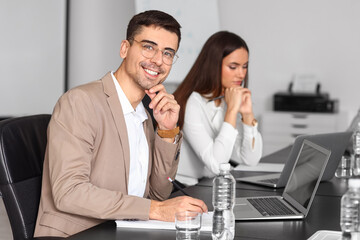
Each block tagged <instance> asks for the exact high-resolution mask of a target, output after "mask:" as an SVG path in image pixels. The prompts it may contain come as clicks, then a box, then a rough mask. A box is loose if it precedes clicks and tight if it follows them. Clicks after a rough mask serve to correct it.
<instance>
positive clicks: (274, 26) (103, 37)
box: [0, 0, 360, 153]
mask: <svg viewBox="0 0 360 240" xmlns="http://www.w3.org/2000/svg"><path fill="white" fill-rule="evenodd" d="M146 9H158V10H163V11H166V12H168V13H170V14H171V15H173V16H174V17H175V18H176V19H177V20H178V21H179V22H180V24H181V25H182V35H183V40H182V42H181V44H180V49H179V52H178V55H179V60H178V62H177V63H176V64H175V65H174V66H173V69H172V73H171V75H170V76H169V78H168V80H167V81H166V82H165V86H166V88H167V89H168V91H169V92H172V91H173V90H174V89H175V88H176V86H177V85H178V84H179V83H180V82H181V81H182V80H183V78H184V77H185V75H186V74H187V71H188V70H189V68H190V67H191V65H192V63H193V62H194V60H195V58H196V56H197V54H198V53H199V51H200V49H201V47H202V45H203V43H204V42H205V41H206V39H207V38H208V37H209V36H210V35H211V34H213V33H214V32H216V31H219V30H228V31H232V32H234V33H236V34H238V35H240V36H241V37H242V38H244V40H245V41H246V42H247V44H248V46H249V48H250V64H249V76H250V78H249V79H250V84H249V88H250V90H251V91H252V94H253V102H254V111H255V115H256V117H257V118H259V119H260V120H263V122H262V123H261V124H260V129H261V130H262V132H263V133H264V140H265V142H266V141H270V142H274V141H275V140H274V139H273V138H272V139H268V137H266V135H270V134H271V129H275V130H276V131H281V128H282V127H283V126H280V127H279V129H280V130H279V129H277V128H276V127H273V126H274V124H275V123H280V124H281V123H282V122H283V121H285V122H286V121H290V120H286V119H287V117H288V116H289V114H290V113H292V110H298V109H291V108H290V109H287V110H286V111H285V112H284V111H282V112H279V111H274V110H276V109H274V95H275V94H276V93H279V92H286V91H288V88H289V84H290V83H291V82H293V83H294V80H296V81H297V80H299V79H300V80H301V79H303V80H304V79H305V81H303V82H300V83H299V82H296V81H295V83H296V84H295V85H297V86H298V85H300V89H301V84H305V83H308V82H309V81H310V82H316V83H317V84H319V85H320V92H321V93H325V94H327V95H328V97H329V99H335V100H336V103H337V107H336V109H335V108H334V109H330V110H328V111H327V113H322V112H321V111H320V113H319V112H316V111H315V113H314V111H313V110H311V114H310V115H309V116H315V118H314V119H312V118H309V119H308V120H307V121H308V122H316V123H317V124H318V126H319V125H323V124H324V123H325V122H326V119H330V120H329V121H334V123H332V125H331V126H328V127H327V128H324V129H323V130H321V131H325V132H326V131H328V132H329V131H338V130H345V129H346V127H347V126H348V125H349V123H350V121H351V119H352V117H353V116H354V115H355V114H356V112H357V110H358V109H359V107H360V94H359V91H360V81H359V80H360V79H359V76H360V67H359V66H360V58H359V56H360V46H359V43H360V31H359V29H360V15H359V14H358V13H359V12H360V1H357V0H347V1H341V0H317V1H313V0H303V1H296V0H271V1H269V0H253V1H248V0H181V1H178V0H135V1H134V0H121V1H119V0H76V1H75V0H0V29H1V38H0V76H1V80H0V119H4V118H7V117H14V116H22V115H29V114H37V113H51V112H52V109H53V106H54V105H55V103H56V101H57V99H58V98H59V97H60V96H61V94H63V93H64V92H65V91H66V90H67V89H69V88H72V87H74V86H77V85H80V84H83V83H87V82H90V81H93V80H97V79H99V78H101V77H102V76H104V75H105V74H106V73H107V72H108V71H114V70H116V69H117V67H118V66H119V64H120V63H121V61H122V59H121V58H120V56H119V48H120V43H121V40H123V39H125V34H126V28H127V24H128V22H129V20H130V19H131V17H132V16H133V15H134V14H136V13H138V12H141V11H144V10H146ZM310 89H311V87H310ZM311 91H314V92H315V90H310V91H308V92H310V93H311ZM284 99H285V98H284ZM284 101H287V100H286V99H285V100H284ZM305 104H308V103H307V102H306V103H305ZM274 113H276V114H277V115H276V117H275V119H272V120H271V121H270V120H269V121H270V122H269V121H267V120H266V119H268V117H269V116H271V117H272V116H273V114H274ZM278 113H279V114H280V115H279V114H278ZM300 113H301V114H303V115H301V116H304V114H306V110H302V112H300ZM281 114H285V115H281ZM296 116H299V114H298V115H296ZM306 116H308V115H306ZM318 116H320V118H318ZM272 121H273V122H272ZM274 121H275V123H274ZM267 126H269V127H267ZM269 131H270V132H269ZM284 131H285V130H284ZM289 131H292V130H286V132H287V133H288V132H289ZM313 131H316V130H313V129H312V128H308V129H306V130H300V131H298V132H296V133H293V132H291V133H290V134H291V136H292V137H294V136H296V135H298V134H301V133H312V132H313ZM290 141H291V139H290V138H288V139H286V141H284V143H282V145H281V144H276V147H275V148H278V147H280V146H283V145H284V144H285V143H287V142H290ZM280 142H281V141H280ZM275 148H271V149H265V152H266V153H267V152H271V151H273V150H274V149H275Z"/></svg>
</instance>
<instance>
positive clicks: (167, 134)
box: [157, 126, 180, 138]
mask: <svg viewBox="0 0 360 240" xmlns="http://www.w3.org/2000/svg"><path fill="white" fill-rule="evenodd" d="M179 132H180V128H179V126H177V127H176V128H174V129H170V130H161V129H160V128H159V126H158V128H157V134H158V135H159V136H160V137H161V138H174V137H175V136H176V135H178V134H179Z"/></svg>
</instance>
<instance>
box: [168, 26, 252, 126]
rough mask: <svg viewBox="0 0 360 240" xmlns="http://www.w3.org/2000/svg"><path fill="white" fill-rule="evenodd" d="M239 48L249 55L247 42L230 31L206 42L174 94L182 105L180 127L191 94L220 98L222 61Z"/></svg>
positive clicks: (220, 33)
mask: <svg viewBox="0 0 360 240" xmlns="http://www.w3.org/2000/svg"><path fill="white" fill-rule="evenodd" d="M239 48H244V49H245V50H246V51H247V52H248V53H249V49H248V46H247V44H246V42H245V41H244V40H243V39H242V38H241V37H239V36H238V35H236V34H234V33H231V32H228V31H220V32H217V33H215V34H213V35H212V36H211V37H210V38H209V39H208V40H207V41H206V43H205V44H204V46H203V47H202V49H201V52H200V54H199V56H198V57H197V59H196V61H195V63H194V65H193V66H192V68H191V69H190V71H189V73H188V74H187V76H186V77H185V79H184V81H183V82H182V83H181V84H180V85H179V87H178V88H177V89H176V91H175V92H174V96H175V99H176V101H177V102H178V103H179V105H180V114H179V122H178V125H179V126H180V128H181V129H182V127H183V125H184V117H185V109H186V103H187V100H188V98H189V97H190V95H191V93H192V92H194V91H196V92H198V93H200V94H201V95H203V96H204V95H206V96H207V97H208V98H209V99H211V98H214V97H218V96H220V95H221V92H222V84H221V68H222V61H223V59H224V57H226V56H227V55H229V54H230V53H232V52H233V51H235V50H236V49H239ZM247 85H248V75H246V77H245V79H244V87H247Z"/></svg>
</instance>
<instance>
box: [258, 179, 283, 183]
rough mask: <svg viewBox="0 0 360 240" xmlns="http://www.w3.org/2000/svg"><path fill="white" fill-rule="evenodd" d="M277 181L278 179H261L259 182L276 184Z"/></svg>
mask: <svg viewBox="0 0 360 240" xmlns="http://www.w3.org/2000/svg"><path fill="white" fill-rule="evenodd" d="M278 181H279V178H268V179H262V180H259V182H264V183H274V184H275V183H277V182H278Z"/></svg>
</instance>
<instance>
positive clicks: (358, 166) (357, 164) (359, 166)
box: [353, 122, 360, 176]
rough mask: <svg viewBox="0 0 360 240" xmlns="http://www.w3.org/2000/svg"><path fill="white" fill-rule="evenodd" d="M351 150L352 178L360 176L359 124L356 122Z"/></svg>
mask: <svg viewBox="0 0 360 240" xmlns="http://www.w3.org/2000/svg"><path fill="white" fill-rule="evenodd" d="M353 150H354V169H353V174H354V176H360V122H358V126H357V129H356V130H355V132H354V135H353Z"/></svg>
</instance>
